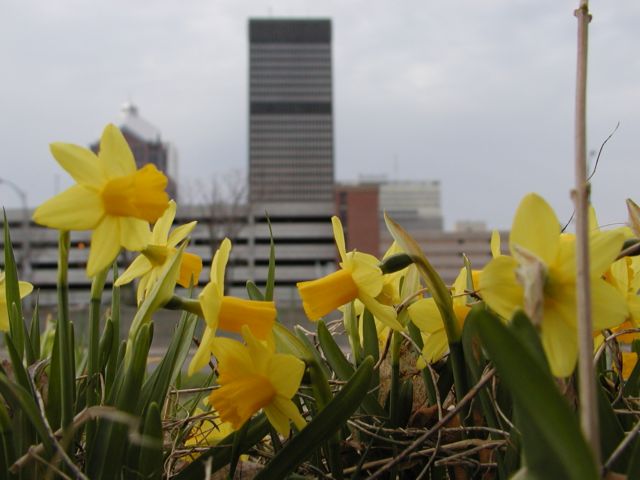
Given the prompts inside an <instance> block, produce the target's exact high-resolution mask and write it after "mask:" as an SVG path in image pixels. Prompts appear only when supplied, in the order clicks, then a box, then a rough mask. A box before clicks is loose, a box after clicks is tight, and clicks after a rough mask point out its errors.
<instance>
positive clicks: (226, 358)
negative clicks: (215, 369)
mask: <svg viewBox="0 0 640 480" xmlns="http://www.w3.org/2000/svg"><path fill="white" fill-rule="evenodd" d="M210 345H211V351H212V352H213V354H214V355H215V356H216V359H217V360H218V364H219V368H221V370H220V375H223V373H224V372H232V373H233V375H234V376H236V377H243V376H253V375H255V368H254V363H253V360H252V358H251V356H250V355H249V350H248V349H247V348H246V347H245V346H244V345H243V344H241V343H240V342H238V341H236V340H231V339H230V338H221V337H215V338H213V339H212V340H211V342H210ZM223 380H224V379H219V383H221V384H222V383H225V381H223Z"/></svg>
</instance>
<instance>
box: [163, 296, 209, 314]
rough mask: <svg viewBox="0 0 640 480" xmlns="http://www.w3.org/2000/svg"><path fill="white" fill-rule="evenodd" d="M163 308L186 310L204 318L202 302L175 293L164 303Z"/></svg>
mask: <svg viewBox="0 0 640 480" xmlns="http://www.w3.org/2000/svg"><path fill="white" fill-rule="evenodd" d="M163 308H166V309H167V310H184V311H185V312H189V313H193V314H194V315H197V316H199V317H200V318H204V314H203V313H202V307H201V306H200V302H199V301H198V300H193V299H191V298H184V297H179V296H177V295H174V296H173V297H171V300H169V301H168V302H167V303H166V304H165V305H164V307H163Z"/></svg>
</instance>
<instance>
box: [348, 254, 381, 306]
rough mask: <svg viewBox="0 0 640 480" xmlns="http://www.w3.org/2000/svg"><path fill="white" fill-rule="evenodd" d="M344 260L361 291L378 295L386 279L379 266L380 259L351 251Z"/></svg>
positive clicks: (372, 295) (370, 294) (373, 295)
mask: <svg viewBox="0 0 640 480" xmlns="http://www.w3.org/2000/svg"><path fill="white" fill-rule="evenodd" d="M346 258H347V260H346V261H345V262H344V263H345V264H348V269H349V270H350V272H351V277H352V278H353V281H354V282H355V284H356V285H357V286H358V291H359V292H365V293H366V294H367V295H369V296H371V297H376V296H378V294H379V293H380V291H381V290H382V285H383V284H384V279H383V277H382V270H380V267H378V263H379V262H378V259H377V258H376V257H374V256H373V255H368V254H366V253H360V252H350V253H348V254H347V256H346Z"/></svg>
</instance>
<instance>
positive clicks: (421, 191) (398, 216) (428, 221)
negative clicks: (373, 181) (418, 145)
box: [379, 180, 443, 231]
mask: <svg viewBox="0 0 640 480" xmlns="http://www.w3.org/2000/svg"><path fill="white" fill-rule="evenodd" d="M379 209H380V212H381V213H383V212H386V213H387V215H389V216H390V217H391V218H393V219H394V220H395V221H396V222H398V223H399V224H400V225H402V226H403V227H404V228H405V229H406V230H408V231H418V230H421V231H422V230H426V231H439V230H442V228H443V219H442V209H441V206H440V182H439V181H437V180H431V181H429V180H424V181H392V182H383V183H380V200H379ZM381 221H382V222H383V223H384V219H381Z"/></svg>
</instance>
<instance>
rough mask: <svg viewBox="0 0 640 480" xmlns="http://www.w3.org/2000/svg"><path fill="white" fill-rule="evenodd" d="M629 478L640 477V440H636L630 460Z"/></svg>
mask: <svg viewBox="0 0 640 480" xmlns="http://www.w3.org/2000/svg"><path fill="white" fill-rule="evenodd" d="M627 478H628V479H630V480H631V479H634V478H640V441H638V440H637V439H636V440H635V446H634V447H633V451H632V453H631V461H630V462H629V468H628V470H627Z"/></svg>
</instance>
